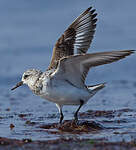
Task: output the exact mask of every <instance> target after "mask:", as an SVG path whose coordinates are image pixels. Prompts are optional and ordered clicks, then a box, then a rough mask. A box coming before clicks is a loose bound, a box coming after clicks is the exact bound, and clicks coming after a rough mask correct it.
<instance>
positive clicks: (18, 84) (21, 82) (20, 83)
mask: <svg viewBox="0 0 136 150" xmlns="http://www.w3.org/2000/svg"><path fill="white" fill-rule="evenodd" d="M21 85H23V81H20V82H18V83H17V84H16V86H15V87H13V88H12V89H11V90H15V89H16V88H18V87H19V86H21Z"/></svg>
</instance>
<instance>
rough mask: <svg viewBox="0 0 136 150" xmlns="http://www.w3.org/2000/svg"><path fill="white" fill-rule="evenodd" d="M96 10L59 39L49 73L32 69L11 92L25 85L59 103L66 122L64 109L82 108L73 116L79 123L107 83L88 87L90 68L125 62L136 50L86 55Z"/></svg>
mask: <svg viewBox="0 0 136 150" xmlns="http://www.w3.org/2000/svg"><path fill="white" fill-rule="evenodd" d="M96 16H97V13H96V10H95V9H93V8H92V7H89V8H88V9H87V10H85V11H84V12H83V13H82V14H81V15H80V16H79V17H77V18H76V19H75V21H73V23H72V24H71V25H70V26H69V27H68V28H67V29H66V30H65V32H64V33H63V34H62V35H61V36H60V38H59V39H58V41H57V42H56V44H55V46H54V48H53V55H52V59H51V62H50V65H49V67H48V69H47V70H46V71H45V72H42V71H40V70H37V69H29V70H27V71H26V72H24V74H23V75H22V80H21V82H19V83H17V84H16V86H15V87H13V88H12V90H14V89H16V88H17V87H19V86H22V85H23V84H26V85H28V87H29V88H30V89H31V90H32V91H33V92H34V93H35V94H36V95H39V96H40V97H41V98H43V99H46V100H49V101H51V102H54V103H56V106H57V107H58V109H59V113H60V121H59V122H60V123H62V120H63V117H64V116H63V112H62V107H63V106H64V105H79V107H78V109H77V111H76V112H75V114H74V118H75V121H78V112H79V110H80V108H81V107H82V106H83V105H84V104H85V103H87V101H88V100H89V99H90V98H91V97H92V96H93V95H95V94H96V93H97V92H98V91H99V90H101V89H102V88H104V87H105V83H101V84H97V85H91V86H88V85H86V84H85V79H86V76H87V73H88V71H89V69H90V68H92V67H95V66H99V65H104V64H109V63H112V62H114V61H117V60H120V59H122V58H125V57H126V56H128V55H130V54H132V53H133V52H134V50H119V51H110V52H99V53H90V54H86V52H87V50H88V48H89V47H90V44H91V42H92V39H93V36H94V33H95V29H96V22H97V18H96Z"/></svg>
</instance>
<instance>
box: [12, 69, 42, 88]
mask: <svg viewBox="0 0 136 150" xmlns="http://www.w3.org/2000/svg"><path fill="white" fill-rule="evenodd" d="M41 74H42V72H41V71H40V70H36V69H29V70H27V71H25V72H24V73H23V75H22V80H21V81H20V82H18V83H17V84H16V86H15V87H13V88H12V89H11V90H15V89H16V88H18V87H20V86H22V85H23V84H26V85H28V86H29V87H30V88H32V87H33V85H34V84H35V83H36V81H37V80H38V79H39V77H40V75H41Z"/></svg>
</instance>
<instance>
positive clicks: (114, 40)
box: [0, 0, 136, 138]
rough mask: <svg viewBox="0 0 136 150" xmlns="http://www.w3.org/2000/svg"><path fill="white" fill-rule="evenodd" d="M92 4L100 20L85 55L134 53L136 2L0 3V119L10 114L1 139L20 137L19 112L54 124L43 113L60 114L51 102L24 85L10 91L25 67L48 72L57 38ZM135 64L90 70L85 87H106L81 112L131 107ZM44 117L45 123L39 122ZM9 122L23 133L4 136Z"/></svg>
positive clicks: (134, 104) (26, 0) (8, 0)
mask: <svg viewBox="0 0 136 150" xmlns="http://www.w3.org/2000/svg"><path fill="white" fill-rule="evenodd" d="M90 6H93V7H94V8H95V9H96V11H97V13H98V17H97V18H98V22H97V28H96V34H95V37H94V39H93V42H92V44H91V47H90V49H89V51H88V52H89V53H91V52H96V51H97V52H98V51H99V52H102V51H110V50H121V49H136V9H135V6H136V1H135V0H131V1H128V0H114V1H108V0H85V1H83V0H74V1H73V0H69V1H64V0H58V1H54V0H46V1H45V0H38V1H37V0H21V1H19V0H12V1H11V0H0V68H1V69H0V90H1V95H0V110H1V116H4V117H5V116H8V117H9V116H13V117H9V118H8V117H7V120H4V121H3V122H2V123H1V125H0V127H1V129H3V130H1V131H0V132H1V136H9V137H14V136H15V137H17V136H18V135H21V134H24V131H26V128H25V129H24V124H23V123H24V122H23V121H20V120H19V119H18V118H17V114H19V113H24V112H25V113H26V112H30V113H32V114H33V115H32V116H33V117H32V118H31V119H32V120H33V121H37V122H40V121H42V122H44V121H46V122H48V121H49V122H50V121H52V119H51V120H49V119H47V115H51V114H53V113H54V114H56V113H57V112H58V111H57V109H56V107H55V105H54V104H52V103H48V102H46V101H45V100H41V99H40V98H39V97H37V96H34V95H33V94H32V93H31V91H29V90H28V88H27V87H25V86H24V87H21V88H19V89H17V90H16V91H14V92H11V91H10V88H11V87H12V86H13V85H14V84H16V82H18V81H20V79H21V75H22V73H23V72H24V71H25V70H26V69H29V68H37V69H41V70H42V71H44V70H46V68H47V67H48V65H49V61H50V58H51V55H52V49H53V46H54V44H55V42H56V40H57V39H58V38H59V36H60V35H61V34H62V33H63V32H64V30H65V29H66V28H67V27H68V25H70V24H71V23H72V21H73V20H74V19H75V18H76V17H77V16H79V15H80V13H81V12H83V11H84V10H85V9H87V8H88V7H90ZM135 66H136V55H135V54H134V55H133V56H130V57H127V58H126V59H124V60H121V61H119V62H116V63H113V64H109V65H104V66H100V67H97V68H93V69H92V70H91V71H90V73H89V76H88V78H87V83H88V84H97V83H100V82H107V87H106V88H105V89H104V90H103V92H102V91H101V92H100V93H99V94H98V95H96V96H95V97H94V99H93V101H89V104H88V106H85V107H84V108H83V109H82V111H85V110H87V109H118V108H124V107H125V108H126V107H127V108H135V107H136V102H135V98H136V92H135V89H136V69H135ZM104 93H105V94H104ZM43 104H44V105H43ZM51 107H52V108H51ZM8 108H10V109H8ZM50 108H51V109H50ZM7 110H10V112H7ZM66 110H67V108H66ZM73 110H74V109H72V110H71V112H68V113H67V115H68V116H67V118H69V119H71V116H72V115H73V114H72V113H73ZM11 114H12V115H11ZM43 116H44V117H45V118H44V120H42V119H41V120H40V119H39V118H40V117H43ZM36 119H37V120H36ZM54 121H55V122H57V121H58V118H57V119H56V118H54ZM9 122H11V123H14V124H16V126H17V124H19V126H20V127H22V128H21V129H22V130H20V128H19V127H18V128H17V127H16V132H12V133H11V132H10V131H8V132H7V129H6V128H5V127H6V126H9ZM22 131H23V132H22ZM26 132H27V133H28V130H27V131H26ZM16 133H17V134H16ZM33 134H34V133H33ZM19 137H20V136H19ZM41 137H42V136H41ZM20 138H21V137H20Z"/></svg>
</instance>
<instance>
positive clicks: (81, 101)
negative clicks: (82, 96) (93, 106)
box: [74, 100, 84, 122]
mask: <svg viewBox="0 0 136 150" xmlns="http://www.w3.org/2000/svg"><path fill="white" fill-rule="evenodd" d="M83 104H84V101H83V100H80V106H79V107H78V109H77V111H76V112H75V114H74V117H75V122H78V112H79V110H80V108H81V107H82V106H83Z"/></svg>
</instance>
